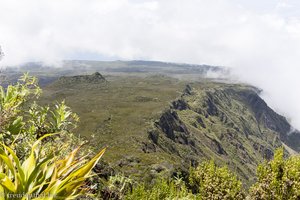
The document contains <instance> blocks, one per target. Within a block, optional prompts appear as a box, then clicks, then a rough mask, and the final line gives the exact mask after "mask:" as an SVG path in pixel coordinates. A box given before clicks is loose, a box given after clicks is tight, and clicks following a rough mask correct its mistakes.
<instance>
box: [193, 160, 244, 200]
mask: <svg viewBox="0 0 300 200" xmlns="http://www.w3.org/2000/svg"><path fill="white" fill-rule="evenodd" d="M189 179H190V186H191V188H192V190H193V192H194V193H196V194H197V196H198V198H199V199H209V200H212V199H244V198H245V195H244V194H243V192H242V183H241V181H239V180H238V179H237V177H236V176H235V175H234V174H232V173H231V172H230V171H229V170H228V168H227V167H221V168H220V167H217V166H216V165H215V163H214V162H213V161H210V162H203V163H202V164H200V165H199V166H198V167H197V168H196V169H192V170H191V172H190V178H189Z"/></svg>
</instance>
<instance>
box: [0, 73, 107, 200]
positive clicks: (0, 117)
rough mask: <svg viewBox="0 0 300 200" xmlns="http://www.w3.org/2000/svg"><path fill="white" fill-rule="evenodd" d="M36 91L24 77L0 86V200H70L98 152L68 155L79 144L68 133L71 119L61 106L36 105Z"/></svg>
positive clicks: (73, 124) (79, 189)
mask: <svg viewBox="0 0 300 200" xmlns="http://www.w3.org/2000/svg"><path fill="white" fill-rule="evenodd" d="M40 92H41V90H40V88H39V86H38V84H37V79H36V78H34V77H30V76H28V75H27V74H25V75H24V76H23V77H21V79H20V80H19V81H18V82H17V83H16V84H15V85H9V86H8V87H7V88H3V87H2V86H0V199H4V200H5V199H22V200H27V199H48V200H52V199H53V200H54V199H75V198H77V197H78V196H80V195H82V194H84V193H86V192H85V191H86V189H87V188H85V187H83V186H84V185H85V181H86V180H87V179H88V178H89V177H91V174H92V171H91V170H92V168H93V167H94V166H95V165H96V164H97V162H98V161H99V159H100V158H101V157H102V155H103V154H104V151H105V150H102V151H100V152H99V153H98V154H97V155H95V156H94V157H92V158H90V159H87V156H86V155H87V154H86V153H83V154H82V155H81V156H78V158H77V156H76V155H77V154H78V151H79V148H76V149H75V150H72V151H70V149H71V148H73V146H74V144H76V145H77V146H80V143H81V142H80V140H79V139H76V138H75V136H73V134H71V131H72V130H73V129H74V128H75V127H76V122H77V121H78V117H77V115H76V114H74V113H72V112H71V110H70V108H69V107H67V106H66V105H65V103H64V102H62V103H59V104H56V105H55V107H54V108H52V109H51V108H50V107H48V106H45V107H42V106H39V105H37V104H36V103H35V102H34V100H35V99H37V98H38V96H39V94H40ZM30 144H33V145H30ZM84 188H85V189H84Z"/></svg>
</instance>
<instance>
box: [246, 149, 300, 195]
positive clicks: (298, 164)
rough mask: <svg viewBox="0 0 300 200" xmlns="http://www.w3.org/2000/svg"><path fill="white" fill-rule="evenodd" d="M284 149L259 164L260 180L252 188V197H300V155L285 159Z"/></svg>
mask: <svg viewBox="0 0 300 200" xmlns="http://www.w3.org/2000/svg"><path fill="white" fill-rule="evenodd" d="M283 153H284V151H283V149H282V148H281V149H278V150H276V152H275V156H274V159H273V160H272V161H270V162H267V163H264V164H261V165H259V167H258V169H257V177H258V181H257V183H255V184H254V185H253V186H252V187H251V189H250V197H251V199H276V200H281V199H299V198H300V156H299V155H298V156H291V157H289V158H288V159H284V154H283Z"/></svg>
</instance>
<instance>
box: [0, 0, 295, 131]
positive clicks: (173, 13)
mask: <svg viewBox="0 0 300 200" xmlns="http://www.w3.org/2000/svg"><path fill="white" fill-rule="evenodd" d="M0 5H1V6H0V45H1V47H2V50H3V51H4V53H5V56H4V58H3V60H2V61H1V63H0V64H1V65H2V66H6V65H18V64H21V63H23V62H28V61H42V62H45V63H47V64H55V63H57V62H58V61H60V60H65V59H93V60H116V59H123V60H132V59H144V60H160V61H168V62H180V63H193V64H210V65H220V66H226V67H230V68H232V71H233V74H234V76H235V77H238V79H239V80H241V81H243V82H247V83H250V84H253V85H255V86H257V87H260V88H261V89H263V91H264V93H263V94H262V96H263V97H264V99H265V100H266V101H267V103H268V104H269V105H270V106H271V107H272V108H274V109H275V110H276V111H277V112H279V113H281V114H283V115H285V116H286V117H287V118H288V119H289V120H290V122H291V123H292V125H293V126H295V127H296V128H298V129H300V103H299V100H298V99H299V97H300V93H299V86H300V79H299V75H300V66H299V65H300V1H299V0H187V1H183V0H88V1H86V0H22V1H19V0H0Z"/></svg>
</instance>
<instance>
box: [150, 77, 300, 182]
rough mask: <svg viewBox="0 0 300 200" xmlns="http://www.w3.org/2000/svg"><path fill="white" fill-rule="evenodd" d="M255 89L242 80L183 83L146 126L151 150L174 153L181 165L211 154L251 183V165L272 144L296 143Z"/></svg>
mask: <svg viewBox="0 0 300 200" xmlns="http://www.w3.org/2000/svg"><path fill="white" fill-rule="evenodd" d="M258 92H259V91H258V90H257V89H255V88H253V87H250V86H243V85H232V84H221V83H205V82H203V83H198V84H197V83H195V84H192V85H188V86H187V87H186V89H185V91H184V94H182V96H181V97H180V98H178V99H177V100H175V101H173V102H172V103H171V106H170V108H169V109H167V110H166V111H165V112H164V113H163V114H162V115H161V117H160V119H159V120H157V121H156V122H155V124H154V128H153V129H152V130H151V131H149V138H150V140H151V143H153V144H155V148H152V149H154V150H153V151H161V150H162V151H164V152H167V153H169V154H175V155H176V156H177V157H178V161H179V162H183V163H184V164H185V165H186V166H188V165H189V163H190V164H191V165H196V164H197V163H198V162H200V161H201V160H203V159H214V160H215V161H216V162H218V163H226V164H228V165H229V166H230V168H231V169H232V170H234V171H235V172H237V173H238V174H239V176H240V177H241V178H242V179H244V180H246V182H248V183H250V182H252V180H251V179H252V178H253V177H254V175H255V170H256V167H257V164H258V163H260V162H262V161H263V160H264V159H271V158H272V156H273V152H274V149H275V148H278V147H280V146H282V145H283V144H285V145H287V146H289V147H290V148H292V149H293V150H295V151H299V147H300V134H299V132H298V131H294V132H291V126H290V124H289V123H288V122H287V120H286V119H285V118H284V117H283V116H280V115H278V114H277V113H275V112H274V111H273V110H272V109H271V108H270V107H268V105H267V104H266V103H265V102H264V101H263V100H262V99H261V98H260V97H259V94H258ZM148 146H149V145H148Z"/></svg>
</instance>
